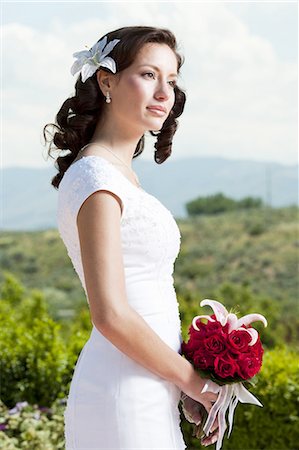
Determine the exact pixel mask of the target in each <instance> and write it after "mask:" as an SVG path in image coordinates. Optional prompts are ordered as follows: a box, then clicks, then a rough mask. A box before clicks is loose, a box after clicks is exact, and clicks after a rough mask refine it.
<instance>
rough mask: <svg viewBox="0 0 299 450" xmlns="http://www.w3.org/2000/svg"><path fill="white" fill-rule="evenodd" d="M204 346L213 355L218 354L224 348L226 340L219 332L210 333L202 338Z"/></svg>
mask: <svg viewBox="0 0 299 450" xmlns="http://www.w3.org/2000/svg"><path fill="white" fill-rule="evenodd" d="M204 348H205V349H206V350H207V351H208V352H210V353H212V354H213V355H219V354H220V353H223V352H224V351H225V350H226V342H225V340H224V337H223V336H222V334H221V333H219V334H218V333H217V334H216V333H215V332H214V334H211V335H210V336H208V337H206V338H205V339H204Z"/></svg>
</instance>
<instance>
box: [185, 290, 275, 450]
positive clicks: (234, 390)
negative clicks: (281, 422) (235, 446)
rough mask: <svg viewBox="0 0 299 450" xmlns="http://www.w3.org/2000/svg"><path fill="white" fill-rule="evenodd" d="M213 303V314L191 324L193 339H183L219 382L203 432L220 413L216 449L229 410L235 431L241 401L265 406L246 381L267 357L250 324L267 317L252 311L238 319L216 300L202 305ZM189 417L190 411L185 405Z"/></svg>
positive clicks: (191, 356) (193, 358)
mask: <svg viewBox="0 0 299 450" xmlns="http://www.w3.org/2000/svg"><path fill="white" fill-rule="evenodd" d="M206 305H207V306H211V308H212V309H213V311H214V314H213V315H211V316H208V315H201V316H196V317H194V318H193V320H192V324H191V326H190V328H189V340H188V342H187V343H185V342H182V345H181V353H182V355H184V356H185V357H186V359H188V360H189V361H190V362H191V363H192V364H193V366H194V368H195V369H196V370H198V371H199V372H200V373H201V375H203V376H204V377H206V378H208V379H211V380H212V381H214V382H216V383H217V384H218V385H219V395H218V399H217V401H216V402H215V404H214V405H213V407H212V409H211V411H210V413H209V416H208V418H207V420H206V422H205V424H204V427H203V432H204V434H205V435H207V436H208V435H209V433H210V430H211V427H212V425H213V423H214V421H215V418H216V417H217V415H218V423H219V437H218V441H217V445H216V449H217V450H219V449H220V448H221V446H222V441H223V436H224V433H225V430H226V428H227V424H226V413H227V411H228V422H229V432H228V437H229V435H230V433H231V431H232V425H233V415H234V410H235V408H236V406H237V403H238V402H239V401H240V402H241V403H251V404H255V405H258V406H263V405H262V404H261V403H260V402H259V401H258V400H257V399H256V397H254V396H253V395H252V394H251V393H250V392H249V391H248V390H247V389H246V388H245V386H244V384H243V383H244V382H245V381H248V380H250V379H251V378H252V377H253V376H254V375H256V374H257V373H258V372H259V370H260V368H261V366H262V358H263V353H264V350H263V347H262V344H261V341H260V337H259V334H258V332H257V331H256V330H255V329H254V328H252V327H250V324H251V323H252V322H255V321H261V322H263V324H264V326H267V321H266V319H265V317H264V316H262V315H261V314H248V315H246V316H244V317H241V318H240V319H238V317H237V316H236V315H235V314H233V313H228V311H227V310H226V308H225V307H224V306H223V305H222V304H221V303H220V302H217V301H215V300H209V299H205V300H203V301H202V302H201V303H200V306H206ZM183 412H184V414H185V417H186V419H187V420H189V422H190V421H192V420H190V419H191V417H190V414H188V413H187V411H185V409H184V402H183Z"/></svg>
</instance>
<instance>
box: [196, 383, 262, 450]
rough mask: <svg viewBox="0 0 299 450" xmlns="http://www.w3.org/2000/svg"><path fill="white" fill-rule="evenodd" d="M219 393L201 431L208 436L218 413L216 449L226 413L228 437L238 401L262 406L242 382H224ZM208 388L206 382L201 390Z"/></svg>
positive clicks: (221, 440)
mask: <svg viewBox="0 0 299 450" xmlns="http://www.w3.org/2000/svg"><path fill="white" fill-rule="evenodd" d="M219 388H220V389H219V390H218V392H219V395H218V398H217V400H216V402H215V403H214V405H213V406H212V408H211V410H210V413H209V415H208V418H207V420H206V423H205V425H204V427H203V432H204V433H205V435H206V436H208V435H209V434H210V432H211V428H212V426H213V423H214V422H215V419H216V417H217V415H218V424H219V437H218V440H217V443H216V450H220V449H221V447H222V442H223V437H224V433H225V430H226V428H227V423H226V413H227V411H228V424H229V430H228V436H227V437H228V438H229V436H230V434H231V431H232V428H233V420H234V411H235V408H236V406H237V404H238V402H240V403H250V404H252V405H257V406H263V405H262V404H261V403H260V402H259V400H258V399H257V398H256V397H255V396H254V395H252V394H251V393H250V392H249V391H248V390H247V389H246V388H245V386H244V385H243V383H241V382H239V383H232V384H225V385H223V386H219ZM208 389H209V383H206V385H205V386H204V388H203V390H202V392H205V391H206V390H208Z"/></svg>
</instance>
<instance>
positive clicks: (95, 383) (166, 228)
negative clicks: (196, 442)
mask: <svg viewBox="0 0 299 450" xmlns="http://www.w3.org/2000/svg"><path fill="white" fill-rule="evenodd" d="M161 182H163V180H161ZM101 189H104V190H108V191H111V192H113V193H114V194H116V195H117V196H118V197H119V198H120V199H121V201H122V206H123V210H122V216H121V223H120V226H121V236H122V252H123V264H124V271H125V280H126V293H127V301H128V302H129V304H130V305H131V306H132V307H133V308H134V309H135V310H136V311H137V312H138V313H139V314H140V315H141V316H142V317H143V319H144V320H145V321H146V322H147V323H148V324H149V326H150V327H151V328H152V329H153V330H154V331H155V333H157V334H158V335H159V336H160V338H161V339H163V341H165V342H166V343H167V344H168V345H169V346H170V347H171V348H172V349H173V350H175V351H176V352H180V345H181V342H182V334H181V321H180V316H179V309H178V302H177V297H176V293H175V289H174V286H173V281H174V280H173V276H172V274H173V268H174V261H175V259H176V257H177V255H178V253H179V250H180V231H179V228H178V226H177V224H176V222H175V220H174V218H173V216H172V214H171V213H170V211H169V210H168V209H167V208H166V207H165V206H163V205H162V203H161V202H160V201H159V200H158V199H157V198H155V197H154V196H153V195H151V194H149V193H147V192H146V191H144V190H143V189H141V188H138V187H137V186H135V185H134V184H133V183H131V182H130V181H129V179H127V178H126V177H125V175H123V174H122V172H120V171H119V170H118V169H117V168H116V167H115V166H114V165H113V164H112V163H110V162H109V161H108V160H107V159H105V158H103V157H100V156H97V155H89V156H83V157H81V158H80V159H78V160H77V161H75V162H74V163H73V164H72V165H71V166H70V167H69V168H68V170H67V171H66V173H65V174H64V177H63V179H62V181H61V183H60V186H59V191H58V192H59V193H58V208H57V223H58V230H59V233H60V236H61V238H62V240H63V242H64V244H65V246H66V249H67V252H68V255H69V257H70V259H71V261H72V264H73V266H74V269H75V271H76V272H77V274H78V276H79V278H80V280H81V283H82V286H83V288H84V290H85V292H86V286H85V282H84V274H83V268H82V262H81V256H80V244H79V239H78V232H77V227H76V217H77V214H78V211H79V209H80V207H81V205H82V204H83V202H84V201H85V200H86V199H87V197H89V196H90V195H91V194H92V193H93V192H95V191H98V190H101ZM87 301H88V298H87ZM180 393H181V392H180V389H179V388H178V387H177V386H176V385H175V384H173V383H171V382H168V381H167V380H165V379H163V378H161V377H159V376H157V375H156V374H154V373H153V372H151V371H149V370H147V369H146V368H144V367H143V366H142V365H140V364H138V363H136V362H135V361H134V360H133V359H131V358H129V357H128V356H127V355H126V354H125V353H123V352H121V351H120V350H119V349H118V348H117V347H115V346H114V345H113V344H112V343H111V342H110V341H109V340H108V339H106V338H105V337H104V336H103V335H102V334H101V333H100V331H99V330H98V329H97V328H96V327H95V325H93V328H92V331H91V334H90V337H89V339H88V341H87V342H86V344H85V345H84V347H83V349H82V351H81V353H80V356H79V358H78V361H77V364H76V367H75V371H74V374H73V378H72V382H71V387H70V391H69V396H68V400H67V406H66V410H65V414H64V418H65V439H66V450H75V449H80V450H83V449H84V450H87V449H99V450H112V449H113V450H175V449H178V450H184V449H185V448H186V444H185V442H184V439H183V435H182V431H181V428H180V412H179V408H178V405H179V401H180Z"/></svg>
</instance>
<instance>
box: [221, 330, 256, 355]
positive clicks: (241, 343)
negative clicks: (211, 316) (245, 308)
mask: <svg viewBox="0 0 299 450" xmlns="http://www.w3.org/2000/svg"><path fill="white" fill-rule="evenodd" d="M251 339H252V338H251V335H250V334H249V333H248V332H247V331H245V330H233V331H232V332H231V333H229V335H228V339H227V340H228V342H229V344H230V346H231V348H232V351H234V352H237V353H243V352H247V351H248V344H249V343H250V342H251Z"/></svg>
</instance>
